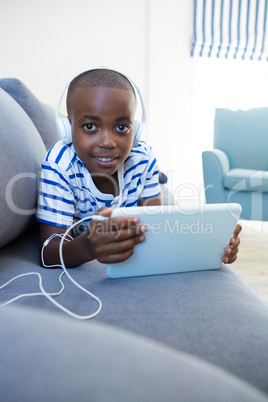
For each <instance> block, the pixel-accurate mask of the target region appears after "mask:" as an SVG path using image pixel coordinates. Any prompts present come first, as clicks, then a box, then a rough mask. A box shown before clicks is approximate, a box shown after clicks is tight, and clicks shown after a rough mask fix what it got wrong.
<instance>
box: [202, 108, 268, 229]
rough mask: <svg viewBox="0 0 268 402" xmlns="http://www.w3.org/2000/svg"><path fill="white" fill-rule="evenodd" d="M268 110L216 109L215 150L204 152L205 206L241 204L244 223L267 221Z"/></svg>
mask: <svg viewBox="0 0 268 402" xmlns="http://www.w3.org/2000/svg"><path fill="white" fill-rule="evenodd" d="M267 133H268V108H266V107H264V108H256V109H251V110H247V111H243V110H236V111H233V110H229V109H216V111H215V119H214V149H212V150H209V151H204V152H203V154H202V158H203V175H204V185H205V194H206V202H207V203H209V204H211V203H221V202H238V203H239V204H241V205H242V215H241V217H242V218H244V219H251V220H263V221H267V220H268V158H267V149H268V135H267Z"/></svg>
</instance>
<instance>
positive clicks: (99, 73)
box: [67, 68, 136, 98]
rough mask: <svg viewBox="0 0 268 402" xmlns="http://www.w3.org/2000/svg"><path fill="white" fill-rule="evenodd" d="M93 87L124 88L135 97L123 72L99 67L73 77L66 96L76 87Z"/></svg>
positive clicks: (131, 86)
mask: <svg viewBox="0 0 268 402" xmlns="http://www.w3.org/2000/svg"><path fill="white" fill-rule="evenodd" d="M93 87H104V88H118V89H125V90H127V91H132V92H133V93H134V96H135V97H136V94H135V90H134V88H133V85H132V84H131V83H130V81H129V80H128V79H127V78H126V77H125V76H124V75H123V74H120V73H119V72H117V71H114V70H109V69H105V68H103V69H102V68H100V69H95V70H88V71H85V72H83V73H81V74H79V75H78V76H77V77H75V78H74V79H73V80H72V81H71V83H70V85H69V88H68V93H67V98H68V97H69V96H70V95H71V94H72V93H73V92H74V91H75V89H77V88H93Z"/></svg>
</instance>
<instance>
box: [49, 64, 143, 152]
mask: <svg viewBox="0 0 268 402" xmlns="http://www.w3.org/2000/svg"><path fill="white" fill-rule="evenodd" d="M100 69H105V70H111V71H115V72H117V73H119V74H121V75H123V76H124V77H125V78H126V79H127V80H128V81H129V83H130V84H131V86H132V88H133V89H134V91H135V93H136V94H138V97H139V99H140V104H141V110H142V117H141V120H140V121H137V120H135V127H134V141H133V146H134V147H136V146H137V145H138V143H139V141H140V137H141V134H142V130H143V126H144V123H145V120H146V113H145V107H144V102H143V98H142V95H141V92H140V90H139V88H138V87H137V85H136V84H135V83H134V82H133V81H132V80H131V79H130V78H128V77H127V76H126V75H125V74H123V73H121V72H120V71H118V70H114V69H110V68H107V67H103V66H102V67H95V68H90V69H88V70H84V71H82V72H80V73H79V74H77V75H76V76H75V77H73V78H72V79H71V80H70V81H68V83H67V84H66V85H65V87H64V89H63V91H62V93H61V95H60V98H59V101H58V104H57V108H56V110H55V116H56V125H57V130H58V134H59V137H60V139H61V140H62V141H63V142H64V143H65V144H70V143H71V142H72V127H71V124H70V121H69V119H68V117H63V116H61V115H60V107H61V103H62V99H63V96H64V94H65V92H66V90H67V88H68V87H69V85H70V83H71V81H72V80H73V79H74V78H76V77H77V76H78V75H80V74H82V73H85V72H87V71H93V70H100Z"/></svg>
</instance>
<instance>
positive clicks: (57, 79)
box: [0, 0, 202, 195]
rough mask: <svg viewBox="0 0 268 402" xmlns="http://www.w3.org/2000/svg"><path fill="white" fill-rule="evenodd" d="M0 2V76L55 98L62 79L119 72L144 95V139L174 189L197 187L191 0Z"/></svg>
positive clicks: (199, 171)
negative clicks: (91, 70)
mask: <svg viewBox="0 0 268 402" xmlns="http://www.w3.org/2000/svg"><path fill="white" fill-rule="evenodd" d="M1 3H2V4H1V6H0V45H1V63H0V77H7V76H9V77H11V76H13V77H17V78H20V79H21V80H22V81H24V82H25V84H26V85H27V86H28V87H29V88H30V89H31V90H32V91H33V92H34V93H35V94H36V95H37V96H38V97H39V99H41V100H42V101H44V102H47V103H50V104H56V102H57V99H58V97H59V93H60V91H61V89H62V87H63V86H64V84H65V82H66V81H67V80H68V79H69V78H71V77H72V76H73V75H74V74H76V73H77V72H79V71H81V70H83V69H85V68H88V67H90V66H95V65H109V66H111V67H114V68H118V69H120V70H122V71H124V72H125V73H126V74H128V75H129V76H131V77H132V78H133V79H134V81H135V82H136V83H137V84H138V85H139V86H140V88H141V90H142V92H143V94H144V98H145V103H146V106H147V114H148V120H147V125H146V130H145V133H144V137H145V139H146V140H148V142H149V143H150V144H151V145H152V146H153V148H154V150H155V154H156V156H157V158H158V160H159V165H160V168H161V170H163V171H165V172H168V175H169V178H170V180H169V184H170V187H171V189H172V191H173V192H174V191H176V189H177V192H179V194H180V195H182V193H181V187H180V185H181V184H182V183H190V184H189V186H188V188H190V187H191V186H192V187H191V188H190V195H191V194H193V193H192V191H195V193H196V192H199V186H200V185H201V183H202V167H201V152H200V138H202V130H198V132H197V131H193V120H194V116H193V82H194V60H193V59H191V58H190V47H191V36H192V13H193V1H191V0H165V1H164V0H113V1H111V0H97V1H96V0H23V1H21V0H8V1H6V2H4V1H2V2H1ZM193 186H194V190H193ZM186 187H187V186H186ZM177 195H178V193H177ZM193 195H194V194H193Z"/></svg>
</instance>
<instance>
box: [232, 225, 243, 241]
mask: <svg viewBox="0 0 268 402" xmlns="http://www.w3.org/2000/svg"><path fill="white" fill-rule="evenodd" d="M241 230H242V226H241V225H240V224H239V223H237V225H236V227H235V228H234V233H233V238H237V237H238V235H239V233H240V232H241Z"/></svg>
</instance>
